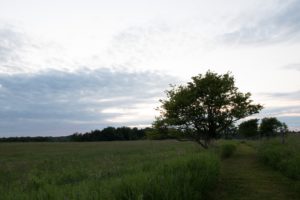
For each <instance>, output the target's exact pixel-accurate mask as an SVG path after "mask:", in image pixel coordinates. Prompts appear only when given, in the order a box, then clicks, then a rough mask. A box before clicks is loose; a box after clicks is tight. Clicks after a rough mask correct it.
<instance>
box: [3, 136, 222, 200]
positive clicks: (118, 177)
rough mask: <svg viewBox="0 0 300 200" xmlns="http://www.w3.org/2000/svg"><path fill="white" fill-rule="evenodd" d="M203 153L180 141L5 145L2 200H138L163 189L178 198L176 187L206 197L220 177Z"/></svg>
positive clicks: (215, 161) (212, 161) (212, 160)
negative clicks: (208, 189) (206, 191)
mask: <svg viewBox="0 0 300 200" xmlns="http://www.w3.org/2000/svg"><path fill="white" fill-rule="evenodd" d="M201 151H202V150H201V149H200V147H199V146H197V145H196V144H195V143H191V142H176V141H137V142H93V143H1V144H0V194H1V199H130V198H131V199H139V198H140V195H145V194H143V191H147V190H148V191H149V192H151V193H154V192H159V190H161V189H162V188H163V189H164V190H165V191H167V190H168V188H170V190H169V193H170V194H169V195H171V194H172V193H173V194H174V195H175V194H176V196H178V195H179V194H178V191H179V192H180V188H181V187H175V186H176V184H177V185H178V186H183V187H182V188H181V189H182V191H181V193H186V194H188V193H191V195H194V196H195V198H196V197H201V196H203V195H206V194H204V193H205V192H204V190H203V191H202V190H201V187H203V189H206V188H209V187H208V185H209V184H211V185H213V184H214V183H215V182H216V181H217V175H218V174H217V173H218V159H217V158H216V156H214V155H212V154H209V153H201ZM188 173H190V178H188V177H187V176H186V175H187V174H188ZM162 176H165V177H162ZM205 176H206V178H205ZM195 177H203V178H200V179H199V178H198V179H197V180H196V179H195ZM172 179H173V181H172ZM197 181H198V182H197ZM187 182H190V183H187ZM180 183H182V184H180ZM163 184H164V185H163ZM168 184H173V185H169V186H168ZM201 184H203V186H201ZM155 185H157V187H156V188H154V187H150V186H155ZM193 185H194V186H193ZM159 187H161V188H159ZM192 187H197V189H196V190H195V188H194V190H195V191H193V189H191V188H192ZM172 188H173V189H172ZM184 190H186V191H184ZM149 192H148V193H149ZM129 193H130V194H129ZM196 193H197V194H196ZM126 195H127V196H126ZM160 196H161V195H160ZM178 197H180V195H179V196H178ZM170 198H171V197H170ZM144 199H157V198H155V196H154V197H151V196H149V195H148V196H147V197H144ZM164 199H168V197H165V198H164ZM178 199H180V198H178Z"/></svg>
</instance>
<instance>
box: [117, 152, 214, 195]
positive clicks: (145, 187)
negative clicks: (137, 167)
mask: <svg viewBox="0 0 300 200" xmlns="http://www.w3.org/2000/svg"><path fill="white" fill-rule="evenodd" d="M218 175H219V160H218V159H217V157H216V156H215V155H212V154H204V153H203V154H198V155H192V156H190V157H183V158H180V159H177V160H173V161H171V162H168V163H166V164H163V165H160V166H158V168H157V169H156V170H154V171H151V172H148V173H143V172H141V173H138V174H135V175H132V176H128V177H126V178H124V179H123V180H121V182H120V184H119V186H118V187H117V188H116V190H115V197H116V199H124V200H125V199H132V200H134V199H136V200H138V199H144V200H160V199H164V200H167V199H174V200H176V199H178V200H180V199H189V200H193V199H207V196H208V195H209V191H211V190H212V189H213V188H214V186H215V185H216V183H217V181H218Z"/></svg>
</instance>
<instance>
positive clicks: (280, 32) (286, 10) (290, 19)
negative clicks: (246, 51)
mask: <svg viewBox="0 0 300 200" xmlns="http://www.w3.org/2000/svg"><path fill="white" fill-rule="evenodd" d="M272 3H273V4H272V6H269V7H268V8H266V9H264V10H262V12H258V10H256V11H251V13H250V14H249V15H250V17H249V16H248V17H244V15H240V16H239V18H242V20H241V21H240V23H241V24H240V26H239V27H238V28H236V30H233V31H231V32H228V33H225V34H223V35H222V36H221V40H223V41H225V42H229V43H232V42H237V43H240V44H261V43H264V44H266V43H270V42H272V43H273V42H283V41H289V40H293V39H295V38H298V39H299V33H300V12H299V10H300V1H298V0H293V1H285V2H284V3H283V2H282V1H274V2H272ZM245 15H246V14H245ZM236 21H239V20H237V19H236Z"/></svg>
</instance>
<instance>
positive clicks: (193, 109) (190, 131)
mask: <svg viewBox="0 0 300 200" xmlns="http://www.w3.org/2000/svg"><path fill="white" fill-rule="evenodd" d="M166 94H167V99H165V100H160V102H161V103H162V105H161V107H159V108H158V109H159V110H160V114H161V115H160V116H159V117H157V118H156V122H155V123H154V124H160V125H162V126H168V127H172V128H177V129H178V130H180V132H181V133H182V135H184V137H187V138H190V139H193V140H195V141H196V142H197V143H199V144H200V145H201V146H202V147H204V148H208V145H209V143H210V140H211V139H212V138H215V137H216V136H217V134H220V133H222V132H224V130H226V129H227V128H228V127H230V126H231V125H232V124H233V123H234V122H236V121H237V120H239V119H242V118H244V117H247V116H249V115H252V114H254V113H258V112H259V111H260V110H261V109H262V108H263V107H262V106H261V105H260V104H253V103H252V100H250V97H251V94H250V93H242V92H239V91H238V88H237V87H235V80H234V77H233V76H232V75H231V73H226V74H221V75H219V74H217V73H214V72H211V71H207V72H206V74H204V75H202V74H199V75H198V76H195V77H192V81H191V82H188V83H187V84H186V85H180V86H172V88H171V89H170V90H168V91H166ZM158 122H159V123H158Z"/></svg>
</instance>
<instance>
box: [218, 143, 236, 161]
mask: <svg viewBox="0 0 300 200" xmlns="http://www.w3.org/2000/svg"><path fill="white" fill-rule="evenodd" d="M235 151H236V144H234V143H225V144H222V145H221V157H222V158H229V157H231V156H232V155H233V153H234V152H235Z"/></svg>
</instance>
